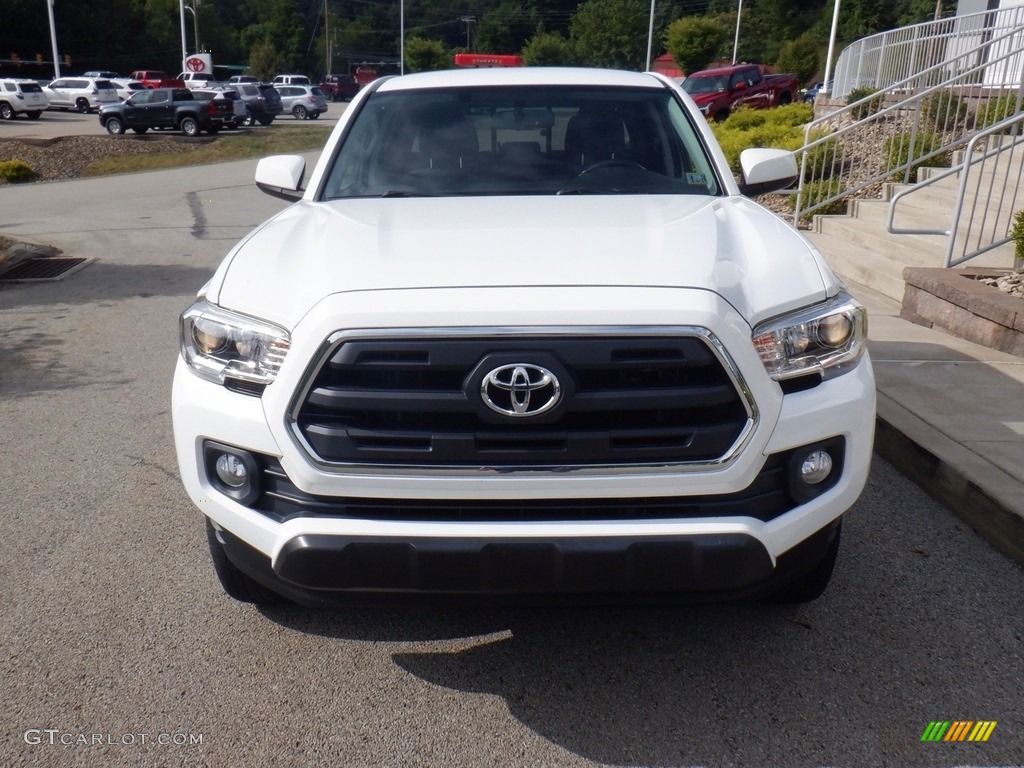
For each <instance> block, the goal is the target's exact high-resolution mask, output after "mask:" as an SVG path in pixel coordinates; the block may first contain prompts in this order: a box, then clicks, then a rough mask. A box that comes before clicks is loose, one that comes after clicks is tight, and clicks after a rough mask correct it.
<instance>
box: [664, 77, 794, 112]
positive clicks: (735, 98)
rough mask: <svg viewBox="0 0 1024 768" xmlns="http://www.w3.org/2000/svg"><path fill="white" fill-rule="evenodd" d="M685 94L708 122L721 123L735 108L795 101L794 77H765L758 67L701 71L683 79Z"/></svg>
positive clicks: (758, 106)
mask: <svg viewBox="0 0 1024 768" xmlns="http://www.w3.org/2000/svg"><path fill="white" fill-rule="evenodd" d="M683 90H684V91H686V92H687V93H688V94H690V96H691V97H692V98H693V100H694V101H695V102H696V103H697V106H698V107H700V111H701V112H703V113H704V116H705V117H706V118H707V119H708V120H724V119H725V118H727V117H728V116H729V113H730V112H732V111H733V110H734V109H738V108H739V107H751V108H754V109H765V108H767V107H777V106H779V105H780V104H791V103H792V102H794V101H796V100H797V98H799V92H800V81H799V80H798V79H797V76H796V75H766V74H765V73H764V71H763V68H762V67H761V66H760V65H759V64H734V65H732V66H728V67H715V68H714V69H702V70H700V71H699V72H694V73H693V74H692V75H687V77H686V79H685V80H683Z"/></svg>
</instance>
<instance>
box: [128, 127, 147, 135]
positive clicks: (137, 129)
mask: <svg viewBox="0 0 1024 768" xmlns="http://www.w3.org/2000/svg"><path fill="white" fill-rule="evenodd" d="M132 130H133V131H135V132H136V133H137V134H139V135H140V136H141V135H142V134H144V133H145V132H146V131H148V130H149V128H132Z"/></svg>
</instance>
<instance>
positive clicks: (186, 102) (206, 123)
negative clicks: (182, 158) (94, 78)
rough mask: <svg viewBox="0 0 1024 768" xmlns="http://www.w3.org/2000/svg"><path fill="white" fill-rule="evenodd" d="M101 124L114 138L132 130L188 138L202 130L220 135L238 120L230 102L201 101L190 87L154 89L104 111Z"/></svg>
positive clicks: (109, 105)
mask: <svg viewBox="0 0 1024 768" xmlns="http://www.w3.org/2000/svg"><path fill="white" fill-rule="evenodd" d="M99 116H100V125H102V126H103V127H104V128H106V129H107V133H109V134H110V135H112V136H120V135H121V134H122V133H124V132H125V131H126V130H127V129H128V128H131V129H132V130H133V131H135V133H145V132H146V131H148V130H149V129H150V128H154V129H161V128H165V129H171V130H177V131H181V132H182V133H184V134H185V135H186V136H198V135H199V133H200V132H201V131H206V132H207V133H217V132H218V131H219V130H220V129H221V128H224V127H225V126H227V125H231V124H233V123H234V120H235V112H234V105H232V103H231V102H230V101H228V100H227V99H197V98H195V96H194V95H193V94H192V91H190V90H188V89H187V88H151V89H149V90H145V91H139V92H138V93H136V94H135V95H134V96H132V97H131V98H129V99H128V100H127V101H125V102H123V103H119V104H108V105H106V106H105V107H102V108H101V109H100V113H99Z"/></svg>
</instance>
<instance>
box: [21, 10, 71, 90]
mask: <svg viewBox="0 0 1024 768" xmlns="http://www.w3.org/2000/svg"><path fill="white" fill-rule="evenodd" d="M46 10H47V12H48V13H49V14H50V44H51V45H52V46H53V79H54V80H56V79H57V78H59V77H60V58H59V57H58V56H57V25H56V24H54V22H53V0H46ZM12 58H13V57H12Z"/></svg>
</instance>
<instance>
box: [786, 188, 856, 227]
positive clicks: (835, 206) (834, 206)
mask: <svg viewBox="0 0 1024 768" xmlns="http://www.w3.org/2000/svg"><path fill="white" fill-rule="evenodd" d="M842 191H843V183H842V182H841V181H840V180H839V179H819V180H818V181H811V182H808V183H806V184H804V188H803V189H802V190H800V210H801V211H806V210H807V209H808V208H810V207H811V206H813V205H817V204H818V203H820V202H821V201H822V200H826V199H828V198H830V197H833V196H834V195H838V194H840V193H841V192H842ZM796 200H797V196H796V195H791V196H790V197H788V198H787V199H786V203H787V205H788V206H789V209H790V210H791V211H792V210H795V209H796ZM844 213H846V199H845V198H839V199H838V200H833V201H832V202H830V203H826V204H825V205H823V206H822V207H821V208H817V209H815V210H814V211H812V212H811V213H807V214H804V213H801V215H800V220H801V221H805V222H806V221H809V220H810V218H811V216H815V215H818V214H821V215H825V216H835V215H840V214H844Z"/></svg>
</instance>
